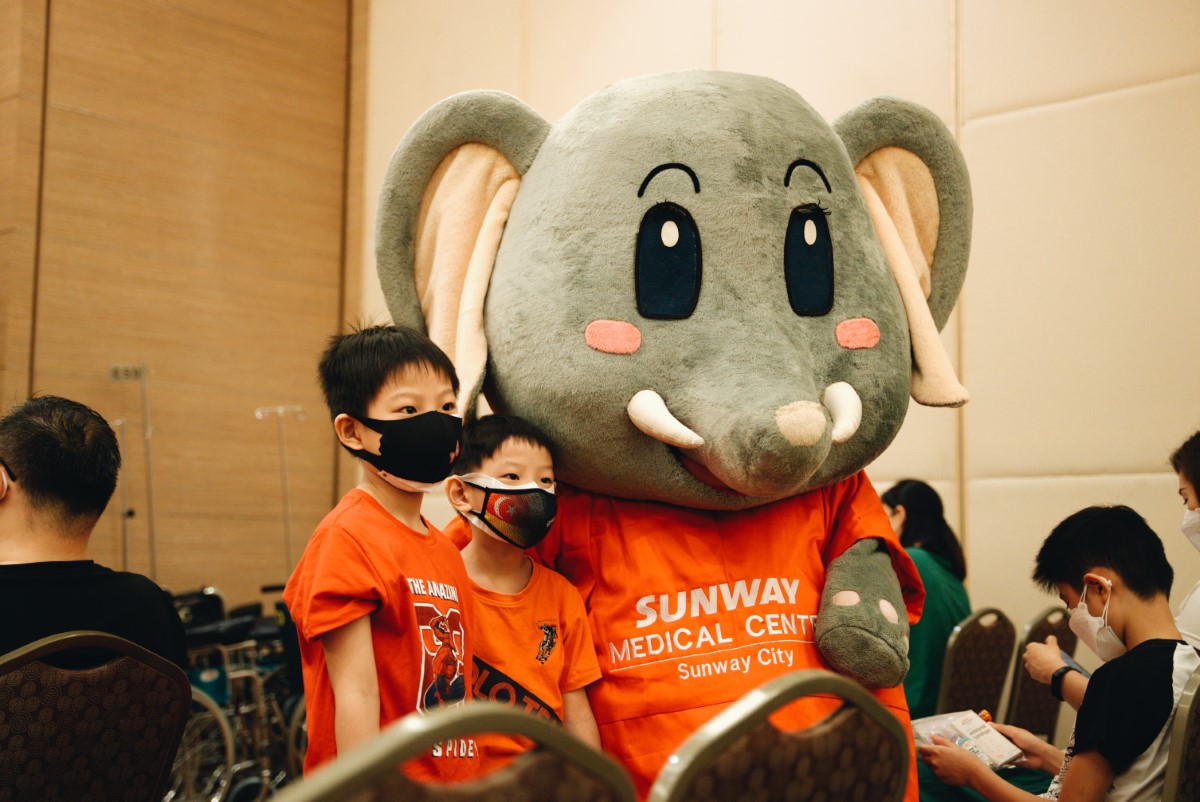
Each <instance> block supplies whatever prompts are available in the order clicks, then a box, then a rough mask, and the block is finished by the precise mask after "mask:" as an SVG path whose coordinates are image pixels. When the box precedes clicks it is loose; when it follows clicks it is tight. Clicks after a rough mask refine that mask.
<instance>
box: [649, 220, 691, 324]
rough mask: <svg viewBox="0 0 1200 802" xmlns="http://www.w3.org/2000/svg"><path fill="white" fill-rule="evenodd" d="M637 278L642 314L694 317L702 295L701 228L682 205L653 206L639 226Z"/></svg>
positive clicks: (667, 318) (660, 316)
mask: <svg viewBox="0 0 1200 802" xmlns="http://www.w3.org/2000/svg"><path fill="white" fill-rule="evenodd" d="M634 281H635V284H636V292H637V307H638V313H639V314H641V315H642V317H648V318H659V319H663V320H679V319H682V318H685V317H690V316H691V314H692V312H694V311H695V310H696V301H697V300H699V298H700V231H699V230H698V229H697V228H696V221H695V220H693V219H692V215H691V214H689V213H688V210H687V209H685V208H683V207H682V206H677V205H676V204H674V203H660V204H657V205H656V206H652V207H651V208H650V209H649V211H647V212H646V215H645V216H644V217H643V218H642V226H641V228H639V229H638V236H637V254H636V257H635V262H634Z"/></svg>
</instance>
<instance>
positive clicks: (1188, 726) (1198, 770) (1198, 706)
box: [1163, 671, 1200, 802]
mask: <svg viewBox="0 0 1200 802" xmlns="http://www.w3.org/2000/svg"><path fill="white" fill-rule="evenodd" d="M1198 697H1200V671H1197V672H1196V673H1194V674H1192V678H1191V679H1190V680H1188V683H1187V685H1185V686H1184V688H1183V695H1182V696H1181V697H1180V699H1179V709H1178V710H1176V711H1175V720H1174V721H1173V722H1172V723H1171V746H1170V750H1169V751H1168V752H1167V777H1166V781H1165V784H1164V786H1163V802H1200V698H1198Z"/></svg>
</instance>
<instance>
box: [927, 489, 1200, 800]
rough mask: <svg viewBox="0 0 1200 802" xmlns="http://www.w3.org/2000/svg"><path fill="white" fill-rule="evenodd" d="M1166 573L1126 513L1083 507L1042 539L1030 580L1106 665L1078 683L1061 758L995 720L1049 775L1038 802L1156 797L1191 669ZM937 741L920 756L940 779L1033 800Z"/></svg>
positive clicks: (1157, 552) (1157, 550)
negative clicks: (1078, 699)
mask: <svg viewBox="0 0 1200 802" xmlns="http://www.w3.org/2000/svg"><path fill="white" fill-rule="evenodd" d="M1173 575H1174V572H1173V571H1172V569H1171V565H1170V563H1168V562H1167V558H1166V554H1165V553H1164V552H1163V547H1162V542H1161V541H1160V540H1159V539H1158V536H1157V535H1155V534H1154V532H1153V531H1152V530H1151V529H1150V527H1149V526H1148V525H1147V524H1146V522H1145V520H1144V519H1143V518H1142V517H1141V516H1140V515H1138V514H1137V513H1136V512H1134V511H1133V510H1131V509H1129V508H1128V507H1089V508H1087V509H1085V510H1081V511H1080V512H1077V513H1075V514H1074V515H1072V516H1070V517H1069V518H1067V519H1066V520H1064V521H1063V522H1062V523H1060V524H1059V525H1058V526H1057V527H1055V529H1054V531H1053V532H1051V533H1050V536H1049V537H1048V538H1047V539H1046V541H1045V542H1044V543H1043V544H1042V548H1041V550H1040V551H1039V552H1038V555H1037V560H1036V567H1035V570H1034V574H1033V578H1034V581H1035V582H1036V583H1037V584H1038V585H1040V586H1041V587H1042V588H1043V589H1045V590H1051V591H1053V590H1057V591H1058V594H1059V597H1060V598H1061V599H1062V600H1063V602H1064V603H1065V604H1066V605H1067V607H1068V608H1070V610H1071V629H1072V631H1074V632H1075V633H1076V635H1078V636H1079V639H1080V640H1081V641H1082V642H1083V643H1084V644H1086V645H1087V646H1088V647H1089V648H1091V649H1092V650H1093V651H1094V652H1096V654H1097V655H1098V656H1099V657H1100V658H1101V659H1102V660H1104V661H1105V663H1104V665H1102V666H1101V667H1100V668H1098V669H1097V670H1096V672H1095V674H1093V675H1092V678H1091V680H1090V682H1089V683H1088V685H1087V690H1086V692H1085V694H1084V697H1083V701H1082V703H1081V704H1080V706H1079V714H1078V716H1077V717H1076V720H1075V729H1074V731H1073V732H1072V734H1071V741H1070V743H1069V745H1068V746H1067V751H1066V753H1065V754H1064V753H1062V752H1059V751H1058V750H1057V749H1055V748H1054V747H1053V746H1051V745H1050V744H1047V743H1046V742H1044V741H1042V740H1041V739H1039V738H1037V737H1036V736H1033V735H1032V734H1030V733H1029V732H1027V731H1025V730H1022V729H1019V728H1016V727H1007V726H1003V725H996V729H997V730H999V731H1000V732H1001V733H1003V734H1004V735H1006V736H1008V737H1009V738H1010V739H1011V740H1012V741H1013V742H1014V743H1016V745H1017V746H1018V747H1020V748H1021V750H1022V751H1024V752H1025V754H1026V760H1025V761H1024V763H1023V765H1026V766H1028V767H1030V768H1038V769H1042V770H1044V771H1047V772H1048V773H1051V774H1055V775H1056V776H1055V779H1054V780H1053V781H1052V782H1051V784H1050V787H1049V789H1048V790H1047V791H1046V793H1045V794H1043V795H1042V797H1041V798H1043V799H1054V800H1058V799H1062V800H1071V802H1077V801H1078V802H1099V801H1100V800H1106V802H1129V801H1130V800H1136V801H1137V802H1150V800H1158V799H1160V798H1161V796H1162V786H1163V776H1164V774H1165V771H1166V764H1167V751H1168V747H1169V738H1170V735H1169V733H1170V725H1171V721H1172V719H1173V718H1174V715H1175V710H1176V708H1177V707H1178V705H1179V697H1180V694H1181V693H1182V691H1183V687H1184V685H1185V683H1186V682H1187V680H1188V678H1189V677H1190V676H1191V675H1192V673H1193V672H1195V671H1196V670H1198V669H1200V656H1198V655H1197V653H1196V651H1195V649H1193V648H1192V647H1191V646H1190V645H1189V644H1188V643H1186V642H1185V641H1184V640H1182V638H1181V637H1180V634H1179V630H1178V629H1177V628H1176V626H1175V621H1174V618H1173V617H1172V615H1171V608H1170V604H1169V602H1168V596H1169V594H1170V592H1171V582H1172V579H1173ZM1060 681H1061V678H1060ZM938 744H939V745H937V746H933V747H921V749H920V754H921V758H922V759H923V760H925V761H926V762H928V763H930V765H931V766H932V767H933V769H934V771H935V772H936V773H937V775H938V777H939V778H940V779H941V780H942V781H943V782H946V783H948V784H951V785H969V786H970V787H971V788H973V789H974V790H975V791H977V792H978V793H980V794H981V795H982V796H983V797H984V798H986V799H989V800H1003V801H1004V802H1008V801H1009V800H1031V799H1037V798H1038V797H1035V796H1033V795H1032V794H1029V793H1027V792H1025V791H1021V790H1019V789H1016V788H1013V787H1012V786H1010V785H1008V784H1007V783H1005V782H1004V781H1003V780H1002V779H1000V777H999V776H998V775H996V774H995V773H994V772H992V771H991V770H990V769H988V768H987V767H986V766H985V765H984V764H983V763H981V762H980V761H978V760H976V759H975V758H974V757H973V756H971V755H970V754H968V753H967V752H965V751H964V750H962V749H960V748H959V747H956V746H951V745H949V743H948V742H946V741H942V740H940V739H939V740H938Z"/></svg>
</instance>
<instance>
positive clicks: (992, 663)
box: [937, 607, 1017, 716]
mask: <svg viewBox="0 0 1200 802" xmlns="http://www.w3.org/2000/svg"><path fill="white" fill-rule="evenodd" d="M1016 639H1017V633H1016V628H1015V627H1014V626H1013V623H1012V621H1010V620H1009V618H1008V616H1006V615H1005V614H1004V613H1002V612H1001V611H1000V610H998V609H996V608H995V607H984V608H983V609H980V610H977V611H975V612H974V613H972V614H971V615H969V616H967V618H965V619H963V621H962V622H961V623H960V624H959V625H958V626H956V627H955V628H954V631H953V632H951V633H950V638H949V640H947V641H946V657H945V660H944V662H943V663H942V686H941V690H940V691H939V693H938V705H937V712H939V713H954V712H957V711H959V710H974V711H975V712H977V713H978V712H980V711H983V710H987V711H988V712H990V713H991V714H992V715H993V716H998V713H999V710H1000V699H1001V697H1002V696H1003V695H1004V682H1005V680H1006V679H1007V678H1008V668H1009V664H1010V663H1012V657H1013V650H1014V647H1015V646H1016Z"/></svg>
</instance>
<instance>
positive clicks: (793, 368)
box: [377, 72, 971, 800]
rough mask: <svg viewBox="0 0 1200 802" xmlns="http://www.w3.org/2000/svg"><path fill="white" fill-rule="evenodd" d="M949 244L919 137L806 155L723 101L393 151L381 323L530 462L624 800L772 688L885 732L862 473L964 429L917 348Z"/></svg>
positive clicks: (435, 111)
mask: <svg viewBox="0 0 1200 802" xmlns="http://www.w3.org/2000/svg"><path fill="white" fill-rule="evenodd" d="M970 227H971V206H970V191H969V186H968V179H967V173H966V168H965V166H964V164H963V160H962V156H961V154H960V153H959V150H958V148H957V146H956V145H955V143H954V140H953V138H952V137H951V135H950V134H949V132H948V131H947V130H946V129H945V127H944V126H943V125H942V124H941V122H940V121H939V120H938V119H937V118H936V117H935V116H934V115H933V114H931V113H930V112H928V111H926V110H925V109H922V108H920V107H918V106H915V105H913V104H911V103H907V102H905V101H901V100H894V99H876V100H872V101H869V102H867V103H865V104H864V105H862V106H860V107H859V108H857V109H855V110H853V111H851V112H850V113H848V114H847V115H845V116H844V117H842V118H841V119H840V120H838V121H837V123H836V124H834V125H833V126H830V125H829V124H828V123H826V122H825V121H824V120H823V119H822V118H821V117H820V116H819V115H818V114H817V113H816V112H815V111H814V110H813V109H812V108H811V107H810V106H809V105H808V104H807V103H806V102H805V101H804V100H803V99H802V98H800V97H799V96H798V95H797V94H796V93H795V92H793V91H792V90H790V89H788V88H787V87H785V86H783V85H781V84H779V83H777V82H775V81H771V80H768V79H765V78H759V77H754V76H749V75H739V74H732V73H720V72H682V73H670V74H663V75H653V76H648V77H643V78H637V79H632V80H627V81H621V82H619V83H616V84H613V85H612V86H610V87H608V88H606V89H604V90H603V91H600V92H598V93H596V94H595V95H593V96H591V97H589V98H587V99H586V100H584V101H583V102H582V103H580V104H579V105H578V106H576V107H575V108H574V109H573V110H572V111H570V112H569V113H568V114H567V115H566V116H565V117H564V118H563V119H562V120H561V121H560V122H559V123H558V124H557V125H553V126H551V125H550V124H549V123H547V122H546V121H545V120H543V119H542V118H541V117H540V116H538V115H537V114H536V113H535V112H534V111H532V110H531V109H530V108H529V107H527V106H525V105H524V104H522V103H521V102H520V101H518V100H517V99H516V98H514V97H511V96H509V95H506V94H503V93H498V92H483V91H481V92H468V93H465V94H461V95H457V96H454V97H451V98H449V99H447V100H445V101H443V102H442V103H439V104H438V105H436V106H434V107H433V108H432V109H430V110H429V111H428V112H426V113H425V115H424V116H422V118H421V119H420V120H419V121H418V122H417V123H416V124H415V125H414V126H413V128H412V129H411V130H410V131H409V133H408V134H407V135H406V136H405V138H404V140H403V141H402V142H401V143H400V146H399V147H398V149H397V151H396V153H395V155H394V156H393V158H392V161H391V164H390V166H389V168H388V174H387V177H386V181H385V185H384V188H383V192H382V196H381V200H380V209H379V223H378V245H377V247H378V254H377V256H378V266H379V273H380V280H381V282H382V285H383V289H384V293H385V296H386V298H387V302H388V305H389V308H390V310H391V312H392V314H393V316H394V318H395V320H396V322H397V323H401V324H407V325H411V326H415V327H418V328H420V329H423V330H426V331H427V332H428V333H429V335H430V336H431V337H432V338H433V340H434V341H435V342H437V343H438V344H439V345H440V346H442V348H444V349H445V350H446V352H447V353H448V354H450V355H451V357H452V358H453V359H454V361H455V364H456V365H457V367H458V370H459V372H460V376H461V378H462V381H463V398H462V399H460V400H461V402H462V403H461V406H462V408H464V409H473V407H474V405H475V402H476V400H477V399H478V396H479V394H480V393H481V392H482V393H483V394H484V395H485V397H486V398H487V399H488V402H489V403H490V405H491V406H492V407H493V408H494V409H495V410H496V411H500V412H506V413H510V414H515V415H520V416H522V417H525V418H528V419H529V420H531V421H533V422H534V423H536V424H537V425H538V426H540V427H542V428H543V429H544V430H545V431H546V432H547V433H548V434H549V435H550V436H551V437H552V438H553V439H554V441H555V442H556V443H557V445H558V449H559V459H558V462H557V464H556V466H555V468H556V474H557V476H558V478H559V480H560V489H559V495H558V499H559V519H558V521H557V522H556V523H555V526H554V528H553V530H552V531H551V533H550V536H549V537H548V538H547V539H546V540H545V541H544V542H543V544H542V546H541V547H539V553H540V556H541V557H542V559H543V560H544V561H545V562H546V563H547V564H549V565H550V566H552V567H554V568H556V569H558V570H559V571H560V572H561V573H563V574H564V575H565V576H566V577H567V578H568V579H570V580H571V582H573V583H574V584H575V585H576V587H578V588H579V590H580V592H581V594H582V595H583V598H584V600H585V602H586V604H587V606H588V611H589V616H590V621H591V626H592V632H593V635H594V638H595V645H596V652H597V655H598V656H599V658H600V662H601V666H602V668H603V671H604V678H603V679H602V680H600V681H599V682H598V683H596V684H595V685H593V686H592V687H591V688H590V689H589V695H590V697H591V702H592V706H593V709H594V711H595V715H596V719H597V721H598V723H599V725H600V733H601V737H602V740H603V744H604V748H605V749H606V750H607V751H608V752H609V753H611V754H613V755H614V756H616V757H617V758H618V759H619V760H620V761H622V762H623V763H624V765H625V766H626V767H627V768H628V769H629V770H630V772H631V773H632V774H633V776H634V778H635V780H636V782H637V784H638V786H639V788H640V790H641V791H642V792H643V793H644V792H645V790H646V789H647V788H648V786H649V784H650V782H651V781H652V780H653V778H654V776H655V774H656V773H657V771H658V769H659V768H660V767H661V765H662V763H663V761H664V760H665V758H666V757H667V756H668V755H669V754H670V753H671V751H672V750H673V749H674V748H675V747H677V746H678V745H679V744H680V743H681V742H682V741H683V740H684V739H685V738H686V737H687V736H688V735H689V734H690V733H691V732H693V731H694V730H695V729H696V728H697V727H699V726H700V725H701V724H702V723H703V722H705V721H706V720H708V719H709V718H711V717H712V716H713V715H714V714H715V713H716V712H718V711H719V710H720V709H721V708H722V707H723V706H725V705H726V704H728V703H729V702H730V701H732V700H734V699H736V698H738V697H739V696H741V695H742V694H744V693H745V692H747V691H748V690H750V689H751V688H753V687H755V686H758V685H761V684H762V683H763V682H765V681H767V680H769V679H771V678H772V677H774V676H777V675H779V674H781V673H783V672H788V671H793V670H796V669H801V668H813V667H823V668H832V669H833V670H835V671H838V672H841V673H843V674H845V675H848V676H850V677H852V678H854V679H856V680H858V681H859V682H860V683H862V684H864V685H866V686H867V687H869V688H873V689H876V691H875V693H876V696H877V697H878V698H879V699H880V700H881V701H882V702H883V703H884V704H885V705H886V706H888V707H889V708H890V709H891V710H892V711H893V712H894V713H895V714H896V715H897V716H898V717H899V718H900V719H901V721H902V722H904V723H907V720H908V715H907V709H906V706H905V702H904V695H903V691H902V689H901V688H899V687H897V686H898V684H899V683H900V681H901V680H902V679H903V677H904V674H905V672H906V671H907V669H908V659H907V648H908V625H909V623H910V622H912V621H915V620H916V619H917V617H919V615H920V609H921V604H922V601H923V590H922V588H921V585H920V580H919V579H918V577H917V575H916V572H915V570H914V569H913V566H912V563H911V562H910V561H909V559H908V558H907V556H906V555H905V553H904V551H903V549H902V548H901V547H900V546H899V544H898V543H897V541H896V539H895V537H894V536H893V534H892V531H891V527H890V526H889V523H888V520H887V518H886V516H885V515H884V513H883V510H882V506H881V504H880V502H879V499H878V496H877V495H876V493H875V491H874V489H873V488H872V486H871V484H870V482H869V481H868V480H867V478H866V476H865V474H864V473H863V472H862V471H863V468H864V466H866V465H867V464H869V463H870V462H871V461H872V460H874V459H875V458H876V457H877V456H879V454H880V453H881V452H882V451H883V450H884V449H885V448H886V447H887V446H888V444H889V443H890V442H891V441H892V439H893V438H894V437H895V435H896V433H897V431H898V430H899V428H900V424H901V422H902V421H903V419H904V415H905V412H906V411H907V408H908V399H909V396H910V394H911V396H912V397H913V398H915V399H916V400H917V401H918V402H921V403H924V404H930V405H936V406H956V405H959V404H961V403H963V402H964V401H965V400H966V391H965V390H964V389H963V388H962V386H961V385H960V384H959V382H958V380H957V379H956V378H955V376H954V373H953V370H952V367H951V364H950V361H949V359H948V357H947V355H946V353H945V351H944V350H943V348H942V346H941V343H940V341H939V339H938V334H937V333H938V330H939V329H940V328H941V327H942V325H943V324H944V323H945V322H946V319H947V317H948V316H949V314H950V311H951V308H952V307H953V305H954V303H955V301H956V299H957V297H958V294H959V290H960V289H961V287H962V282H963V278H964V275H965V271H966V265H967V252H968V245H969V239H970ZM829 704H832V703H831V702H826V700H820V699H813V700H807V701H804V702H801V703H797V705H794V706H793V707H791V708H789V709H788V710H787V711H786V714H785V715H781V716H778V717H777V718H778V719H780V723H782V724H783V725H784V726H801V725H804V724H806V723H809V722H811V721H813V720H815V719H817V718H819V717H821V716H823V715H825V714H826V713H828V712H829V709H830V708H829V707H828V705H829ZM910 798H911V799H914V800H915V799H916V795H915V780H914V781H913V782H912V783H910Z"/></svg>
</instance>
